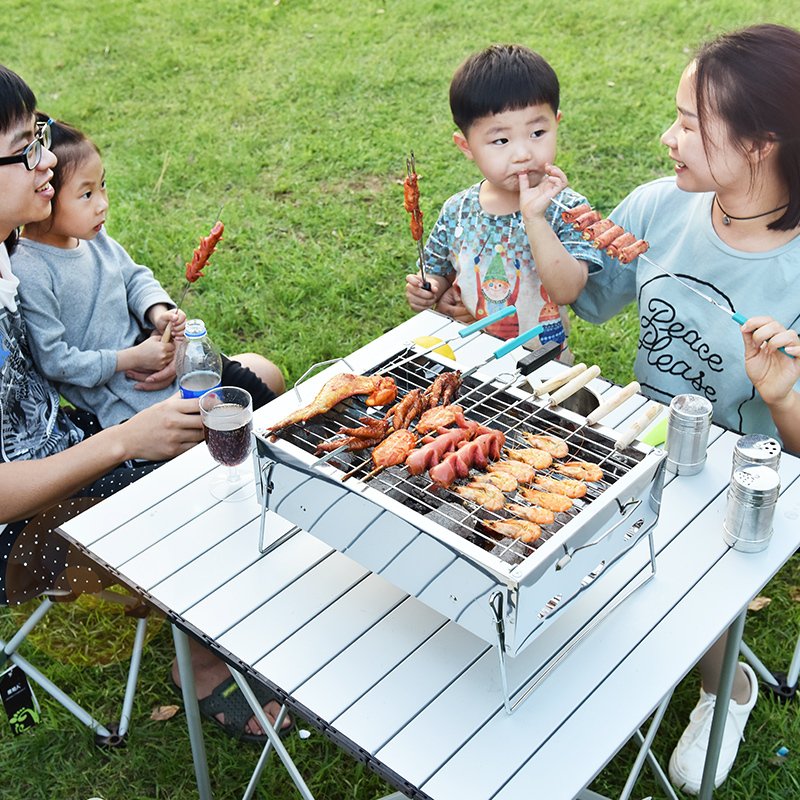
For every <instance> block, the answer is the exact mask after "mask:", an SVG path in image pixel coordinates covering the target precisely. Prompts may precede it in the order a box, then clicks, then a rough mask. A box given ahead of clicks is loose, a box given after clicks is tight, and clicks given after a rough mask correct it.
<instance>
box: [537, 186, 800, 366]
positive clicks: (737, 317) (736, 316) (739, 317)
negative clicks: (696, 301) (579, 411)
mask: <svg viewBox="0 0 800 800" xmlns="http://www.w3.org/2000/svg"><path fill="white" fill-rule="evenodd" d="M550 202H551V203H552V204H553V205H554V206H556V208H560V209H562V210H563V211H570V210H571V209H569V208H567V206H565V205H564V204H563V203H560V202H559V201H558V200H556V199H555V198H551V199H550ZM637 258H640V259H642V261H645V262H646V263H648V264H649V265H650V266H651V267H655V268H656V269H657V270H659V271H660V272H662V273H663V274H664V275H666V276H667V277H668V278H672V280H674V281H677V282H678V283H679V284H680V285H681V286H683V287H684V289H688V290H689V291H690V292H693V293H694V294H696V295H697V296H698V297H699V298H701V299H702V300H705V301H706V302H707V303H711V305H713V306H715V307H716V308H718V309H719V310H720V311H723V312H725V313H726V314H727V315H728V316H729V317H730V318H731V319H732V320H733V321H734V322H735V323H737V324H738V325H744V323H745V322H747V317H746V316H745V315H744V314H741V313H739V312H738V311H731V309H729V308H726V307H725V306H724V305H722V303H719V302H717V301H716V300H715V299H714V298H713V297H709V296H708V295H707V294H704V293H703V292H700V291H698V290H697V289H695V288H694V286H692V285H690V284H689V283H687V282H686V281H685V280H683V279H682V278H679V277H678V276H677V275H676V274H675V273H674V272H670V271H669V270H668V269H665V268H664V267H662V266H661V264H657V263H656V262H655V261H653V259H652V258H650V257H649V256H647V255H645V254H644V253H640V254H639V255H638V256H637ZM778 349H779V350H780V352H781V353H783V354H784V355H788V356H789V358H794V356H792V355H790V354H789V353H787V352H786V349H785V348H783V347H781V348H778Z"/></svg>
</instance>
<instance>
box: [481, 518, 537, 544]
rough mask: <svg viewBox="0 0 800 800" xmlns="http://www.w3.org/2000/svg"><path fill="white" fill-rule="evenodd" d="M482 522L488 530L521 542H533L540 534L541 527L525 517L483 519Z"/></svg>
mask: <svg viewBox="0 0 800 800" xmlns="http://www.w3.org/2000/svg"><path fill="white" fill-rule="evenodd" d="M482 524H483V526H484V527H485V528H488V529H489V530H490V531H494V532H495V533H499V534H500V535H501V536H509V537H511V538H512V539H519V540H520V541H521V542H535V541H536V540H537V539H538V538H539V537H540V536H541V535H542V529H541V528H540V527H539V526H538V525H537V524H536V523H535V522H528V520H526V519H498V520H492V521H489V522H487V521H484V522H483V523H482Z"/></svg>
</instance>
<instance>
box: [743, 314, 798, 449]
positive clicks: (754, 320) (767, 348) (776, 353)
mask: <svg viewBox="0 0 800 800" xmlns="http://www.w3.org/2000/svg"><path fill="white" fill-rule="evenodd" d="M742 339H744V368H745V370H746V372H747V377H748V378H750V380H751V381H752V382H753V386H755V387H756V391H757V392H758V393H759V394H760V395H761V399H762V400H763V401H764V403H765V404H766V405H767V407H768V408H769V411H770V414H771V415H772V419H773V421H774V422H775V426H776V427H777V428H778V432H779V433H780V435H781V439H783V446H784V447H785V448H786V449H787V450H791V451H792V452H794V453H798V452H800V393H798V392H797V391H796V390H795V388H794V387H795V384H796V383H797V381H798V380H800V338H799V337H798V335H797V332H796V331H793V330H787V329H786V328H784V327H783V325H781V324H780V323H779V322H776V321H775V320H774V319H772V318H771V317H751V318H750V319H749V320H747V322H745V323H744V325H742ZM781 347H783V348H784V349H785V351H786V352H785V353H782V352H780V348H781ZM790 356H793V357H790Z"/></svg>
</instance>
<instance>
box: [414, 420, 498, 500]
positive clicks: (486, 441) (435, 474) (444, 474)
mask: <svg viewBox="0 0 800 800" xmlns="http://www.w3.org/2000/svg"><path fill="white" fill-rule="evenodd" d="M505 441H506V437H505V434H504V433H503V432H502V431H490V432H488V433H482V434H481V435H480V436H478V437H477V438H475V439H473V440H472V441H471V442H462V443H461V444H460V445H459V446H458V448H457V449H456V450H455V451H453V452H452V453H448V454H447V455H446V456H445V457H444V458H443V459H442V461H441V462H440V463H439V464H437V465H436V466H434V467H431V469H430V472H429V473H428V474H429V475H430V478H431V480H432V481H433V482H434V483H435V484H437V485H438V486H444V487H447V486H450V485H451V484H452V483H453V481H455V480H456V479H457V478H466V477H467V475H468V474H469V471H470V469H472V468H473V467H474V468H475V469H478V470H484V469H486V467H487V466H488V465H489V462H490V461H497V459H498V458H500V455H501V453H502V450H503V445H504V444H505Z"/></svg>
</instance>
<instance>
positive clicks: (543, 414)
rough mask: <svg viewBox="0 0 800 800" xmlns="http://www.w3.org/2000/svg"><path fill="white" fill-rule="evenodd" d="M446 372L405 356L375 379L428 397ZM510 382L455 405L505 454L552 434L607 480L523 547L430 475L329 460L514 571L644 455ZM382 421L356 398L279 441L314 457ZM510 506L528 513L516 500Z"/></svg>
mask: <svg viewBox="0 0 800 800" xmlns="http://www.w3.org/2000/svg"><path fill="white" fill-rule="evenodd" d="M446 371H450V370H449V369H448V367H446V366H444V365H443V364H441V363H439V362H438V361H434V360H432V359H429V358H427V357H426V356H425V355H419V354H416V353H415V352H414V351H413V350H410V349H406V350H403V351H401V352H399V353H397V354H395V355H394V356H392V357H391V358H390V359H387V360H386V361H384V362H383V363H381V364H379V365H377V366H376V367H375V368H374V369H373V370H372V371H371V372H370V374H375V373H380V374H383V375H388V376H391V377H392V378H393V379H394V380H395V382H396V384H397V387H398V400H400V399H401V398H402V397H403V396H404V395H405V394H406V393H407V392H409V391H411V390H412V389H426V388H427V387H428V386H429V385H430V384H431V382H432V381H433V380H434V378H436V377H437V376H438V375H439V374H441V373H442V372H446ZM509 378H510V381H509V382H507V383H506V384H502V382H500V381H499V380H498V379H495V380H493V381H491V382H485V383H482V382H481V381H479V380H478V379H477V378H474V377H468V378H466V379H465V380H464V382H463V384H462V387H461V390H460V393H459V396H458V398H457V399H455V400H454V401H453V402H455V403H458V404H459V405H460V406H462V407H463V408H464V415H465V416H466V417H467V419H470V420H474V421H475V422H478V423H480V424H482V425H485V426H487V427H490V428H494V429H498V430H501V431H502V432H503V433H504V434H505V435H506V445H505V446H506V448H525V447H529V445H528V444H527V443H526V442H525V441H524V439H523V438H522V437H521V435H520V433H521V432H523V431H524V432H527V433H533V434H551V435H554V436H557V437H559V438H561V439H564V440H565V441H566V442H567V444H568V445H569V450H570V452H569V455H568V457H567V459H566V460H581V461H590V462H594V463H596V464H598V465H599V466H600V467H601V468H602V469H603V473H604V480H602V481H598V482H595V483H587V487H588V491H587V493H586V495H585V497H583V498H579V499H576V500H573V506H572V508H570V509H569V510H568V511H565V512H560V513H557V514H556V516H555V521H554V522H553V523H551V524H549V525H543V526H541V528H542V535H541V537H540V538H539V539H537V540H536V541H535V542H532V543H525V542H522V541H520V540H518V539H512V538H507V537H500V536H499V535H498V534H497V533H495V532H492V531H489V530H486V529H485V528H483V527H482V525H481V522H482V521H484V520H500V519H507V518H510V517H511V515H509V513H508V512H507V511H505V509H501V510H500V511H498V512H493V511H488V510H486V509H485V508H483V507H480V506H477V505H476V504H474V503H472V502H470V501H468V500H465V499H463V498H462V497H461V496H460V495H459V494H457V493H456V492H454V491H453V490H452V489H446V488H442V487H439V486H437V485H435V484H434V483H433V482H432V481H431V480H430V478H429V477H428V476H427V474H423V475H419V476H411V475H410V474H409V472H408V470H407V469H406V468H405V467H403V466H397V467H390V468H388V469H386V470H383V471H382V472H380V473H378V474H377V475H375V476H374V477H372V476H371V475H370V473H371V471H372V469H373V464H372V460H371V451H369V450H366V451H361V452H355V453H350V452H347V451H343V452H336V453H334V454H332V455H330V456H328V457H326V458H325V459H324V460H327V461H329V463H330V464H332V465H333V466H335V467H337V468H338V469H341V470H342V471H343V472H345V473H349V474H350V475H352V476H353V477H354V478H358V479H362V480H369V481H370V486H371V487H372V488H374V489H377V490H378V491H380V492H382V493H384V494H385V495H386V496H387V497H391V498H392V499H393V500H395V501H398V502H400V503H401V504H402V505H404V506H405V507H407V508H409V509H410V510H413V511H415V512H417V513H419V514H423V515H426V516H427V518H428V519H430V520H431V521H434V522H436V523H438V524H439V525H441V526H442V527H444V528H446V529H448V530H450V531H452V532H455V533H457V534H458V535H460V536H462V537H463V538H464V539H466V540H468V541H470V542H472V543H474V544H476V545H477V546H479V547H481V548H483V549H484V550H487V551H489V552H491V554H492V555H493V556H495V557H497V558H500V559H501V560H503V561H505V562H507V563H510V564H512V565H515V564H518V563H520V562H521V561H523V560H525V559H526V558H528V557H529V556H531V555H533V554H534V553H535V552H536V550H537V548H539V547H541V545H542V544H543V543H544V542H546V541H548V540H549V539H550V538H552V537H553V536H555V535H556V534H557V533H558V531H559V530H560V529H561V528H562V527H563V526H564V525H566V524H567V523H568V522H570V520H572V519H573V518H574V517H576V516H577V515H579V514H580V512H581V510H583V509H584V508H586V507H587V506H588V504H590V503H592V502H593V501H594V500H596V499H597V498H599V497H600V496H601V495H602V494H603V492H604V491H606V489H608V487H610V486H612V485H613V484H614V483H615V482H616V481H617V480H618V479H619V478H620V477H622V476H623V475H625V474H627V473H628V472H629V471H630V470H631V469H633V467H635V466H636V464H638V463H639V462H640V461H641V460H642V459H643V458H644V454H643V453H642V452H640V451H639V450H636V449H634V448H628V449H626V450H624V451H622V452H620V451H618V450H616V449H615V448H614V441H613V440H612V439H611V438H609V437H608V436H606V435H604V434H603V433H602V432H600V431H597V430H594V429H592V428H588V427H584V426H582V425H581V423H580V422H579V421H574V420H572V419H570V418H569V417H568V416H567V415H566V414H564V413H562V412H560V411H559V410H558V409H555V408H554V409H550V408H547V406H546V404H545V403H544V402H543V401H532V400H531V399H520V398H519V397H517V396H515V395H514V394H512V393H511V392H510V391H508V389H509V387H510V385H511V384H512V383H513V382H515V379H516V376H509ZM384 413H385V409H375V408H368V407H367V406H366V405H365V404H364V403H363V401H362V400H361V399H360V398H358V397H354V398H349V399H348V400H346V401H345V402H343V403H341V404H339V405H338V406H337V407H336V408H334V409H332V410H331V411H330V412H328V413H327V414H324V415H321V416H318V417H315V418H313V419H311V420H309V421H307V422H306V423H304V424H302V425H292V426H290V427H289V428H287V429H286V430H285V431H283V432H282V433H281V438H282V439H284V440H286V441H288V442H291V443H292V444H294V445H296V446H297V447H299V448H301V449H302V450H304V451H306V452H308V453H314V452H315V450H316V447H317V445H318V444H320V443H322V442H324V441H328V440H330V439H332V438H334V437H336V436H337V431H338V429H339V428H340V427H343V426H348V427H351V426H357V425H358V424H359V423H358V417H360V416H372V417H376V418H381V417H382V416H383V415H384ZM412 430H413V425H412ZM555 463H557V462H555ZM555 463H554V466H555ZM537 474H538V475H545V476H550V477H553V478H557V479H558V478H561V477H563V476H561V475H560V474H559V473H557V472H555V471H554V470H553V469H552V468H551V469H549V470H537ZM465 482H466V481H458V482H457V483H465ZM508 502H513V503H518V504H520V505H530V504H529V503H528V502H527V501H526V500H525V499H524V498H523V497H522V496H521V495H517V494H516V493H515V494H514V495H513V496H512V497H511V498H510V499H508V500H507V503H508Z"/></svg>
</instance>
